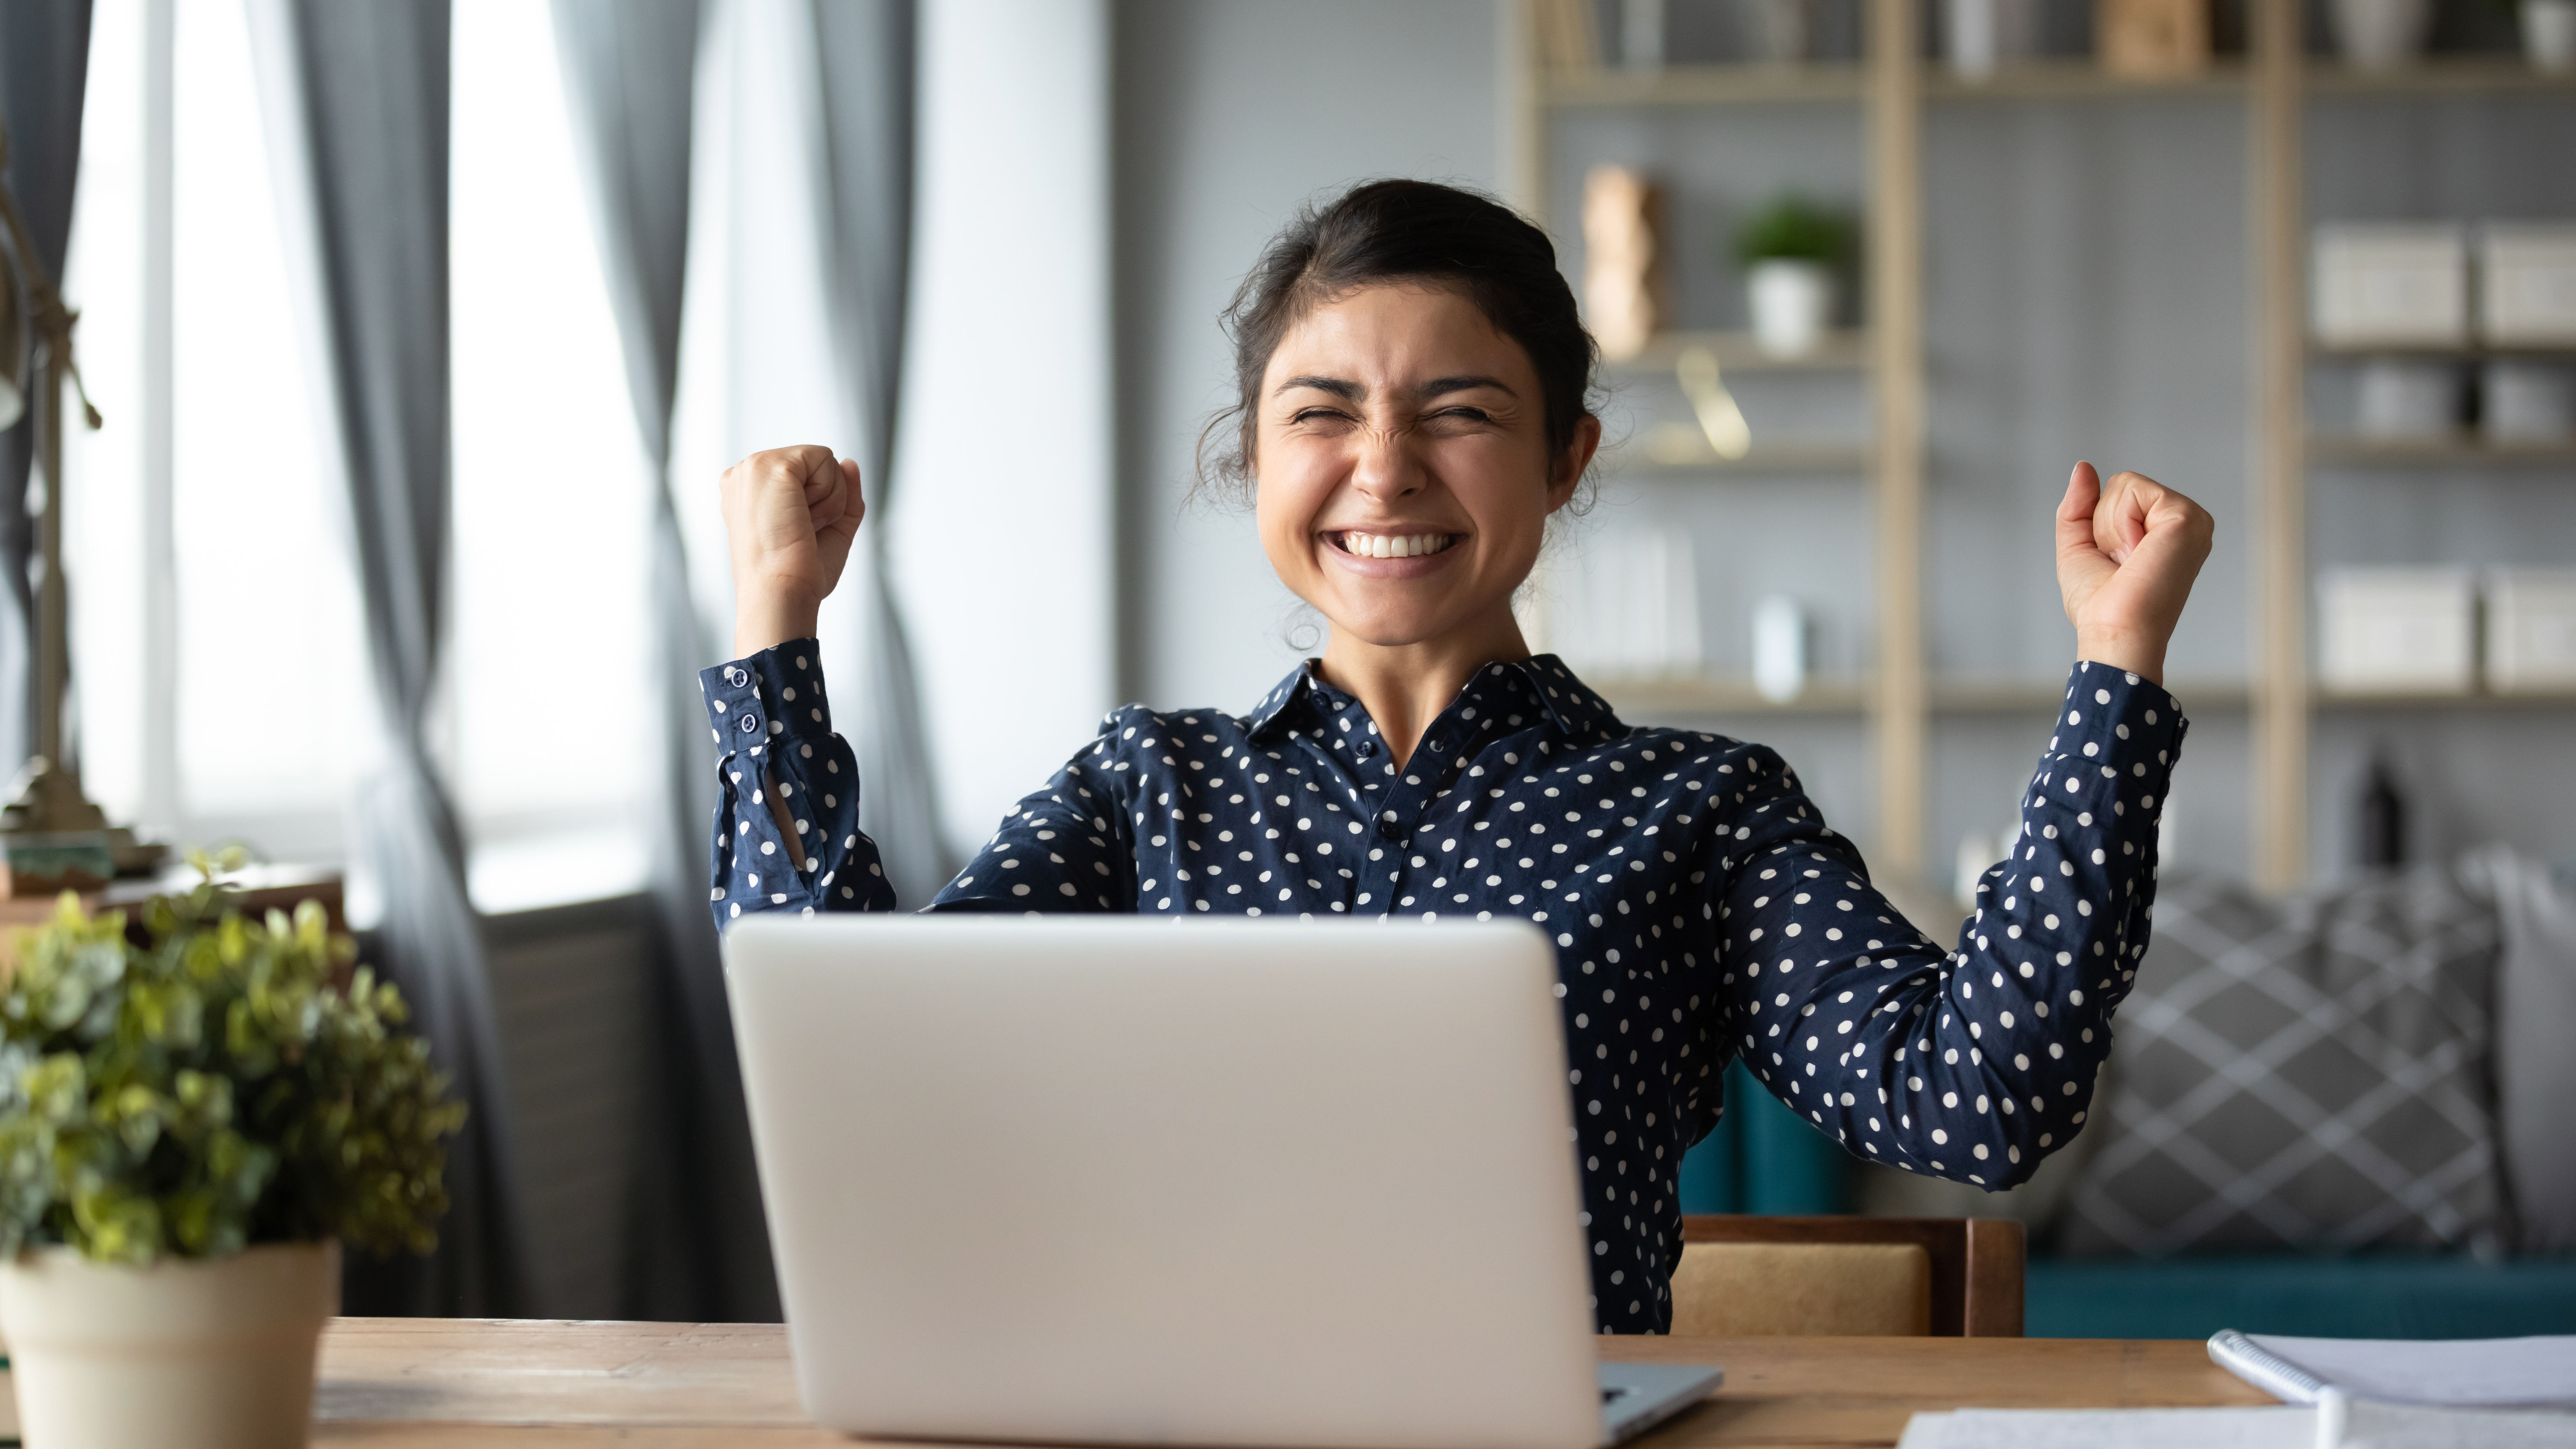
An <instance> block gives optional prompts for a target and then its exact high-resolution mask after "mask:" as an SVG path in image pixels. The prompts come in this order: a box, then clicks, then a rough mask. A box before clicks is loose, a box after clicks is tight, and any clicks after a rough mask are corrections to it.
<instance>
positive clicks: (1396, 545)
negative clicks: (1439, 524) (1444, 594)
mask: <svg viewBox="0 0 2576 1449" xmlns="http://www.w3.org/2000/svg"><path fill="white" fill-rule="evenodd" d="M1449 542H1450V539H1449V535H1448V534H1445V533H1416V534H1402V535H1398V534H1388V533H1359V532H1350V533H1345V534H1343V535H1342V547H1343V548H1344V549H1345V550H1346V551H1348V552H1350V553H1352V554H1354V555H1356V556H1358V557H1360V558H1419V557H1420V556H1422V555H1423V554H1427V553H1438V552H1439V551H1440V550H1442V549H1444V548H1446V547H1448V546H1449Z"/></svg>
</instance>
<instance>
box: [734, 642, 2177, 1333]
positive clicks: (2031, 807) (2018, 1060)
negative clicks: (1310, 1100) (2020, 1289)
mask: <svg viewBox="0 0 2576 1449" xmlns="http://www.w3.org/2000/svg"><path fill="white" fill-rule="evenodd" d="M814 660H815V651H814V646H813V642H812V641H811V640H796V641H790V642H789V643H786V644H782V645H779V646H778V647H777V648H775V649H770V650H765V651H763V652H761V653H759V654H756V655H753V656H752V657H750V658H748V659H742V660H737V661H735V662H733V663H731V664H726V665H723V666H720V667H718V668H715V669H710V670H707V671H706V672H705V673H704V674H703V675H702V676H701V682H702V684H703V685H704V687H705V690H706V697H707V702H708V707H709V710H710V712H711V714H712V716H713V720H714V728H715V734H716V738H717V741H718V744H719V747H720V749H721V750H722V752H723V760H722V763H721V766H720V771H721V779H722V785H723V800H722V803H721V805H720V807H719V809H718V812H717V817H716V818H717V829H716V835H715V850H714V881H713V889H712V890H711V892H710V896H711V898H712V901H713V905H714V910H715V913H716V919H717V922H718V925H719V926H721V925H722V924H723V923H724V922H726V921H729V920H731V919H733V918H735V917H738V916H741V915H742V914H744V913H745V912H749V911H760V910H796V911H803V912H806V913H809V914H810V913H812V912H815V911H828V910H844V911H846V910H875V911H889V910H893V909H895V908H896V901H895V897H894V892H893V890H892V889H891V888H890V887H889V886H888V885H887V884H886V881H885V878H884V875H883V873H882V872H881V871H880V869H879V867H878V857H877V850H876V846H875V844H874V843H873V842H871V841H870V840H869V839H868V838H867V837H866V836H865V835H863V834H861V833H860V832H859V829H858V806H859V781H858V777H857V766H856V764H855V762H854V760H853V758H852V756H851V753H850V749H849V746H848V745H847V744H845V743H844V742H843V741H842V739H841V737H840V736H838V735H836V734H834V733H833V732H832V728H831V716H830V712H829V710H827V709H826V708H825V706H824V699H823V679H822V675H821V672H820V671H819V669H817V667H816V666H815V663H814ZM2185 728H2186V724H2185V721H2184V720H2183V718H2182V715H2181V712H2180V711H2179V710H2178V709H2176V707H2175V705H2174V701H2173V698H2172V696H2170V695H2168V694H2166V693H2165V691H2163V690H2162V689H2159V688H2157V687H2156V686H2155V685H2153V684H2149V683H2146V682H2144V681H2142V680H2141V679H2139V678H2138V677H2137V676H2135V675H2130V674H2124V673H2122V672H2120V671H2118V670H2115V669H2109V668H2105V667H2101V666H2096V665H2092V664H2078V665H2076V666H2075V671H2074V675H2073V678H2072V680H2071V682H2070V683H2069V685H2068V687H2067V693H2066V702H2065V707H2064V708H2063V709H2062V710H2061V711H2060V713H2059V715H2058V726H2057V732H2056V735H2055V737H2054V738H2052V739H2051V740H2050V741H2049V746H2048V750H2047V752H2046V753H2045V754H2044V755H2042V757H2041V758H2040V762H2039V768H2038V770H2037V772H2036V773H2034V774H2033V775H2032V777H2031V783H2030V789H2029V793H2028V794H2027V796H2026V797H2025V799H2024V802H2023V806H2022V828H2021V836H2020V838H2019V840H2018V841H2017V842H2016V843H2015V847H2014V850H2013V854H2012V856H2011V858H2010V859H2008V860H2005V861H2003V862H2001V863H1999V864H1997V865H1996V866H1995V867H1994V868H1993V869H1991V870H1989V871H1987V872H1986V875H1985V879H1984V882H1983V884H1982V885H1980V886H1979V888H1978V906H1979V908H1978V910H1977V912H1976V914H1975V916H1974V917H1973V918H1972V919H1970V920H1969V921H1968V922H1967V923H1966V925H1965V926H1964V927H1963V928H1962V930H1961V932H1960V936H1959V940H1958V942H1957V944H1956V947H1955V948H1954V949H1952V950H1949V951H1944V950H1942V949H1941V948H1940V947H1938V946H1936V945H1934V944H1933V943H1932V942H1930V941H1929V940H1927V939H1925V938H1924V936H1923V935H1922V934H1921V933H1920V932H1918V931H1916V930H1915V929H1914V928H1913V927H1912V926H1910V925H1908V924H1907V923H1906V922H1905V920H1904V918H1903V917H1902V916H1900V915H1899V914H1898V913H1897V911H1896V910H1895V908H1894V907H1892V906H1890V905H1889V904H1888V902H1887V900H1886V899H1885V898H1884V897H1882V896H1881V895H1880V894H1879V893H1878V892H1877V891H1876V890H1874V889H1872V888H1871V886H1870V884H1869V875H1868V871H1867V868H1866V867H1865V866H1864V865H1863V864H1862V862H1861V858H1860V853H1859V852H1858V851H1857V850H1855V849H1853V848H1852V844H1851V842H1850V841H1848V840H1846V839H1844V838H1843V837H1842V836H1840V835H1837V834H1835V833H1834V831H1833V830H1832V829H1831V828H1829V827H1827V826H1826V824H1825V823H1824V821H1823V820H1822V819H1821V818H1819V817H1818V816H1817V813H1816V810H1815V807H1814V805H1812V804H1811V803H1809V801H1808V799H1807V796H1806V792H1805V791H1804V790H1803V789H1802V788H1801V787H1800V786H1799V783H1798V777H1797V775H1796V773H1795V772H1794V771H1792V770H1791V769H1790V768H1789V767H1788V765H1787V764H1786V763H1784V762H1783V761H1782V760H1781V758H1780V756H1779V755H1777V754H1775V753H1774V752H1772V751H1771V750H1769V749H1767V748H1765V747H1763V746H1761V745H1756V744H1748V743H1745V742H1743V741H1741V740H1734V739H1729V738H1726V737H1725V736H1723V735H1714V734H1702V733H1697V732H1693V731H1688V730H1673V729H1651V728H1632V727H1630V726H1629V725H1626V724H1623V723H1621V722H1620V720H1619V719H1618V717H1617V716H1616V715H1615V714H1613V713H1612V711H1611V709H1610V707H1609V705H1608V704H1607V703H1605V702H1604V701H1603V700H1602V699H1601V698H1600V696H1598V695H1596V694H1594V693H1593V692H1592V691H1590V690H1589V689H1586V688H1585V687H1584V686H1583V685H1582V683H1581V682H1580V681H1578V680H1577V679H1576V678H1575V677H1574V675H1573V674H1572V673H1571V672H1570V671H1568V670H1567V669H1566V667H1565V666H1564V665H1563V664H1562V663H1560V662H1558V661H1557V660H1556V659H1555V658H1554V657H1553V656H1549V655H1540V656H1539V657H1537V658H1534V659H1529V660H1524V661H1521V662H1518V663H1511V664H1494V665H1489V666H1487V667H1486V668H1485V669H1484V670H1483V671H1481V672H1480V673H1479V674H1477V676H1476V677H1475V678H1474V679H1473V680H1472V681H1471V682H1470V683H1469V684H1468V685H1467V687H1466V688H1465V689H1464V690H1462V691H1461V692H1460V693H1459V695H1458V698H1457V699H1456V700H1455V701H1454V702H1452V703H1451V705H1450V706H1449V708H1448V709H1447V710H1446V711H1445V712H1444V713H1442V714H1441V716H1440V717H1439V718H1438V719H1437V720H1435V721H1433V723H1432V725H1431V727H1430V729H1429V730H1428V731H1426V732H1425V733H1424V735H1423V737H1422V742H1421V744H1420V746H1419V747H1418V748H1416V750H1415V751H1414V754H1413V757H1412V758H1411V759H1410V760H1408V761H1406V762H1405V764H1404V765H1403V766H1401V767H1398V766H1397V765H1395V764H1393V763H1391V762H1390V761H1389V760H1388V758H1387V751H1386V747H1385V745H1384V744H1383V742H1381V741H1380V740H1379V738H1378V735H1377V729H1376V727H1375V725H1374V724H1372V723H1371V721H1370V719H1369V716H1368V714H1367V712H1366V711H1365V710H1364V709H1362V708H1361V706H1360V703H1359V701H1358V700H1357V699H1355V698H1353V697H1352V696H1350V695H1348V694H1345V693H1343V692H1342V691H1341V690H1338V689H1335V688H1334V687H1332V686H1331V685H1329V684H1326V683H1325V682H1324V681H1323V679H1322V678H1321V676H1320V675H1319V673H1318V672H1317V671H1316V669H1315V668H1314V666H1313V665H1312V664H1311V663H1309V664H1308V665H1305V666H1302V667H1300V668H1299V669H1298V670H1297V671H1296V672H1295V673H1293V674H1291V675H1290V676H1289V677H1288V678H1287V679H1285V680H1283V681H1281V683H1280V684H1279V686H1278V687H1277V688H1276V689H1274V690H1272V691H1271V692H1270V694H1269V696H1268V697H1267V698H1265V699H1263V700H1262V701H1261V703H1260V704H1259V705H1258V706H1257V707H1255V708H1254V709H1253V711H1252V712H1251V713H1250V714H1247V715H1242V716H1236V715H1231V714H1226V713H1223V712H1220V711H1217V710H1211V709H1202V710H1186V711H1155V710H1149V709H1146V708H1144V707H1142V706H1138V705H1131V706H1129V707H1127V708H1125V709H1121V710H1119V711H1117V712H1116V713H1114V714H1112V715H1110V716H1109V717H1108V719H1107V720H1106V721H1104V722H1103V723H1102V725H1101V728H1100V734H1099V737H1098V738H1097V739H1095V740H1093V741H1092V742H1090V743H1089V744H1087V745H1085V746H1084V747H1083V748H1082V750H1081V751H1080V752H1079V753H1077V754H1076V755H1075V756H1074V757H1073V758H1072V760H1070V761H1068V762H1067V763H1066V765H1065V767H1064V768H1063V769H1062V770H1061V771H1059V772H1057V774H1056V776H1055V778H1054V779H1052V780H1049V781H1048V782H1047V783H1046V784H1045V785H1044V786H1043V787H1042V788H1040V789H1039V790H1038V791H1037V792H1036V793H1034V794H1031V795H1030V796H1028V797H1027V798H1026V799H1024V800H1022V801H1020V802H1019V804H1018V805H1017V806H1016V807H1014V808H1013V810H1012V811H1011V813H1010V815H1009V817H1008V818H1006V819H1005V820H1004V821H1003V822H1002V825H1001V829H1000V830H999V831H998V832H996V833H995V834H994V836H993V838H992V840H991V841H990V842H989V843H988V844H987V845H986V846H985V847H984V849H983V851H982V852H981V853H980V854H978V855H977V856H976V857H975V859H974V861H973V862H972V863H971V864H969V865H968V866H967V867H966V869H965V870H964V871H963V872H961V873H960V874H959V875H958V877H957V878H956V879H955V880H954V881H951V882H950V883H949V885H948V887H947V889H945V890H943V891H941V892H940V893H939V896H938V898H937V899H936V900H934V901H932V902H931V903H930V906H929V909H931V910H934V911H942V910H1041V911H1134V912H1140V913H1145V914H1168V915H1173V916H1181V915H1189V914H1197V913H1213V912H1218V911H1224V912H1231V913H1235V914H1241V915H1247V916H1253V915H1264V914H1270V915H1295V916H1321V915H1326V914H1348V915H1389V914H1396V915H1408V916H1421V917H1424V918H1434V917H1441V916H1470V917H1474V918H1476V919H1480V920H1481V919H1485V918H1488V917H1495V916H1520V917H1524V918H1526V919H1528V920H1531V921H1534V922H1536V923H1538V925H1539V926H1540V927H1541V928H1542V929H1544V930H1545V931H1546V932H1547V933H1548V935H1549V936H1550V937H1551V938H1552V939H1553V940H1554V941H1555V942H1556V947H1557V961H1558V965H1557V973H1558V976H1557V987H1556V994H1557V995H1558V997H1560V998H1561V999H1562V1002H1563V1010H1564V1013H1565V1040H1566V1049H1567V1055H1568V1057H1569V1059H1570V1067H1571V1070H1570V1071H1569V1072H1568V1074H1567V1076H1568V1081H1567V1088H1568V1090H1569V1091H1570V1092H1571V1093H1572V1094H1573V1098H1574V1112H1575V1121H1576V1123H1577V1135H1578V1137H1579V1138H1580V1141H1579V1143H1578V1147H1579V1150H1580V1152H1581V1154H1582V1167H1583V1179H1584V1197H1585V1203H1584V1206H1585V1213H1584V1224H1585V1229H1586V1232H1587V1234H1588V1236H1589V1238H1590V1243H1591V1249H1592V1285H1593V1293H1594V1310H1595V1316H1596V1318H1597V1320H1598V1322H1599V1325H1600V1327H1601V1328H1602V1330H1603V1331H1605V1332H1624V1333H1639V1332H1657V1331H1661V1330H1663V1329H1664V1328H1666V1327H1667V1326H1668V1325H1669V1324H1670V1323H1671V1320H1672V1309H1671V1303H1670V1299H1669V1296H1668V1288H1667V1284H1668V1281H1669V1279H1670V1277H1671V1275H1672V1269H1673V1266H1674V1263H1675V1262H1676V1261H1677V1259H1678V1258H1679V1255H1680V1252H1681V1205H1680V1200H1679V1197H1678V1195H1677V1193H1676V1190H1675V1173H1676V1169H1677V1168H1678V1167H1679V1165H1680V1163H1681V1158H1682V1153H1683V1152H1684V1151H1685V1150H1687V1149H1688V1148H1689V1147H1690V1145H1691V1144H1692V1143H1694V1142H1697V1141H1698V1140H1699V1139H1700V1138H1701V1137H1703V1136H1705V1135H1706V1134H1707V1133H1708V1131H1709V1129H1710V1128H1711V1127H1712V1126H1714V1125H1715V1124H1716V1122H1717V1119H1718V1114H1719V1112H1720V1110H1721V1107H1722V1105H1723V1104H1722V1103H1721V1102H1720V1100H1719V1084H1720V1082H1721V1080H1722V1078H1721V1069H1722V1068H1723V1067H1724V1065H1725V1063H1726V1062H1727V1060H1728V1059H1730V1058H1734V1057H1741V1058H1742V1059H1743V1060H1744V1062H1745V1065H1747V1066H1748V1067H1750V1068H1751V1069H1752V1071H1753V1074H1754V1076H1755V1077H1756V1078H1758V1079H1759V1080H1760V1081H1761V1082H1762V1083H1763V1084H1764V1085H1765V1086H1766V1087H1767V1088H1768V1089H1769V1090H1770V1091H1771V1093H1772V1094H1773V1095H1775V1096H1777V1097H1778V1098H1779V1099H1780V1100H1781V1101H1783V1102H1785V1103H1787V1104H1788V1105H1789V1106H1790V1107H1792V1108H1793V1109H1795V1110H1796V1111H1797V1113H1798V1115H1799V1116H1801V1117H1804V1118H1806V1119H1807V1120H1808V1122H1810V1123H1811V1124H1813V1125H1814V1126H1815V1127H1816V1129H1817V1130H1819V1131H1821V1132H1824V1133H1826V1134H1827V1135H1829V1136H1831V1137H1832V1138H1834V1139H1835V1140H1836V1141H1838V1142H1840V1143H1842V1144H1843V1146H1844V1147H1845V1148H1847V1149H1848V1150H1850V1151H1851V1152H1853V1153H1855V1154H1857V1155H1859V1156H1862V1157H1866V1158H1869V1159H1871V1160H1873V1161H1877V1162H1884V1163H1889V1164H1893V1165H1894V1166H1897V1167H1900V1168H1903V1169H1905V1170H1907V1171H1911V1172H1921V1173H1929V1174H1932V1175H1934V1176H1939V1177H1945V1178H1952V1179H1957V1180H1961V1181H1966V1182H1971V1183H1976V1184H1978V1185H1980V1186H1983V1187H1987V1188H1990V1189H1991V1188H2000V1187H2006V1186H2010V1185H2012V1184H2015V1183H2018V1182H2021V1181H2023V1180H2024V1179H2026V1178H2027V1177H2029V1176H2030V1174H2031V1172H2032V1170H2033V1169H2034V1168H2035V1167H2036V1166H2037V1165H2038V1163H2039V1160H2040V1159H2041V1158H2042V1157H2044V1156H2046V1155H2047V1154H2048V1152H2049V1151H2050V1150H2051V1149H2053V1148H2055V1147H2059V1146H2062V1145H2064V1144H2065V1143H2066V1142H2067V1141H2068V1140H2070V1139H2071V1138H2072V1137H2073V1136H2074V1135H2075V1132H2076V1129H2077V1128H2079V1127H2080V1126H2082V1125H2083V1122H2084V1116H2085V1113H2086V1111H2087V1110H2088V1109H2089V1107H2090V1105H2091V1101H2092V1093H2093V1079H2094V1073H2095V1072H2096V1071H2097V1070H2098V1069H2099V1068H2100V1066H2101V1064H2102V1061H2103V1059H2104V1057H2105V1056H2106V1055H2107V1054H2108V1053H2109V1051H2110V1046H2111V1034H2110V1015H2111V1010H2112V1008H2113V1007H2114V1006H2115V1005H2116V1004H2118V1002H2119V1001H2120V999H2121V998H2122V997H2123V996H2124V995H2126V994H2127V991H2128V987H2129V981H2130V977H2131V975H2132V973H2133V971H2134V968H2135V966H2136V964H2137V959H2138V958H2139V957H2140V956H2142V955H2143V954H2145V951H2146V947H2147V918H2148V911H2149V907H2150V906H2151V904H2152V903H2153V900H2154V895H2155V858H2156V857H2155V844H2156V829H2155V826H2156V817H2157V814H2158V807H2159V805H2160V803H2161V802H2162V800H2163V799H2164V794H2165V782H2166V779H2167V777H2168V775H2169V774H2170V772H2171V770H2172V768H2173V762H2174V757H2175V755H2176V753H2177V752H2178V751H2179V749H2180V748H2181V745H2182V738H2183V733H2184V730H2185ZM782 822H784V824H783V825H782ZM791 833H792V834H793V836H794V838H795V841H796V845H795V846H793V847H791V846H790V844H789V842H788V835H789V834H791Z"/></svg>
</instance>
